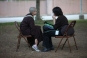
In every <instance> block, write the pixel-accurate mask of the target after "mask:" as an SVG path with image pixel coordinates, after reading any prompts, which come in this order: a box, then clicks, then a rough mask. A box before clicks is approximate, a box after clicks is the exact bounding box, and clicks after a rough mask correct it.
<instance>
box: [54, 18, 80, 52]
mask: <svg viewBox="0 0 87 58" xmlns="http://www.w3.org/2000/svg"><path fill="white" fill-rule="evenodd" d="M75 24H76V21H75V20H74V21H72V22H71V23H70V24H69V25H68V27H67V28H66V30H65V32H64V34H63V36H55V38H61V40H60V42H59V44H58V47H57V49H56V50H55V52H56V51H57V50H58V48H59V46H60V44H61V42H62V40H63V39H64V38H66V40H65V42H64V44H63V46H62V49H63V48H64V46H65V44H66V42H67V41H68V46H69V49H70V52H71V47H70V43H69V38H70V37H73V39H74V42H75V46H76V49H77V50H78V48H77V44H76V40H75V37H74V36H75V34H73V35H68V34H67V31H68V29H69V28H70V27H73V28H74V26H75Z"/></svg>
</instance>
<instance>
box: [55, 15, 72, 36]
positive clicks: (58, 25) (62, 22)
mask: <svg viewBox="0 0 87 58" xmlns="http://www.w3.org/2000/svg"><path fill="white" fill-rule="evenodd" d="M67 26H68V19H67V18H66V17H65V16H64V15H61V16H59V17H58V18H57V19H56V22H55V25H54V29H55V30H57V29H58V30H59V33H60V34H61V35H63V34H64V31H65V29H66V27H67ZM73 33H74V29H73V28H70V29H69V31H68V35H71V34H73Z"/></svg>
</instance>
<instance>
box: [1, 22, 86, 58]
mask: <svg viewBox="0 0 87 58" xmlns="http://www.w3.org/2000/svg"><path fill="white" fill-rule="evenodd" d="M43 22H44V21H37V22H35V23H36V25H40V26H43ZM48 22H49V23H51V24H52V21H48ZM69 22H71V20H70V21H69ZM17 35H18V31H17V29H16V27H15V25H14V23H13V22H12V23H0V58H87V20H77V23H76V25H75V38H76V41H77V46H78V50H76V49H75V46H74V41H73V39H72V38H71V39H69V40H70V44H71V48H72V53H70V52H69V47H68V44H67V43H66V45H65V47H64V49H63V50H61V46H60V48H59V49H58V51H57V52H56V53H55V52H54V50H52V51H49V52H45V53H43V52H35V51H32V50H31V49H29V48H28V46H27V44H26V42H25V41H24V40H23V39H22V40H21V44H20V48H19V51H18V52H16V45H17ZM64 40H65V39H64ZM52 41H53V45H54V48H55V49H56V48H57V45H58V43H59V41H60V39H57V38H54V37H52ZM63 42H64V41H63ZM63 42H62V44H63ZM62 44H61V45H62ZM39 48H40V49H42V42H41V43H40V44H39Z"/></svg>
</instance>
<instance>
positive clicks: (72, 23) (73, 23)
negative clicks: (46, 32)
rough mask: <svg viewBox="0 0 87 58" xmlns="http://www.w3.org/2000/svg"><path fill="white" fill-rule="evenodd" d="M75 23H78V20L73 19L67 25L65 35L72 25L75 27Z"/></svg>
mask: <svg viewBox="0 0 87 58" xmlns="http://www.w3.org/2000/svg"><path fill="white" fill-rule="evenodd" d="M75 24H76V20H74V21H71V23H70V24H69V25H68V26H67V28H66V30H65V32H64V35H66V33H67V31H68V30H69V28H71V27H72V28H74V26H75Z"/></svg>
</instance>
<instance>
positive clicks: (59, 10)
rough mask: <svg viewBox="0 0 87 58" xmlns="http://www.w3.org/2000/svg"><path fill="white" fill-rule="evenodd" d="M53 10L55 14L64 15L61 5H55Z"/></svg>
mask: <svg viewBox="0 0 87 58" xmlns="http://www.w3.org/2000/svg"><path fill="white" fill-rule="evenodd" d="M52 11H53V13H54V14H55V16H60V15H63V12H62V10H61V8H60V7H54V8H53V10H52Z"/></svg>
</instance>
